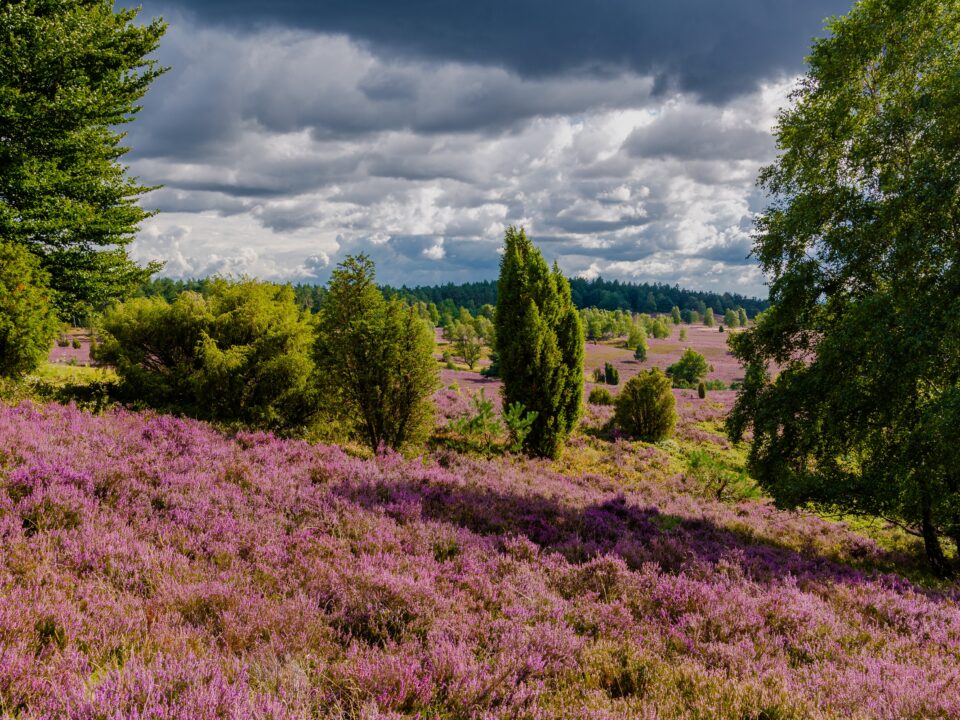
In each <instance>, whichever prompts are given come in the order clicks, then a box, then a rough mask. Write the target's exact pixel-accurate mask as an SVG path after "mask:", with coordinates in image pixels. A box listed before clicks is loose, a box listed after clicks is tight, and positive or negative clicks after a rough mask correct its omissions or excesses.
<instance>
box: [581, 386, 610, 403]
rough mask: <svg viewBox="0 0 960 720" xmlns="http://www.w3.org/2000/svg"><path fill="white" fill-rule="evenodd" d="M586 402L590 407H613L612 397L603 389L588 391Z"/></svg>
mask: <svg viewBox="0 0 960 720" xmlns="http://www.w3.org/2000/svg"><path fill="white" fill-rule="evenodd" d="M587 401H588V402H589V403H590V404H591V405H613V395H612V394H611V393H610V391H609V390H607V389H606V388H605V387H595V388H593V390H591V391H590V396H589V397H588V398H587Z"/></svg>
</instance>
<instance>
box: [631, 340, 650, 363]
mask: <svg viewBox="0 0 960 720" xmlns="http://www.w3.org/2000/svg"><path fill="white" fill-rule="evenodd" d="M633 359H634V360H639V361H640V362H643V361H644V360H646V359H647V341H646V340H644V341H643V342H642V343H640V344H639V345H637V349H636V350H634V351H633Z"/></svg>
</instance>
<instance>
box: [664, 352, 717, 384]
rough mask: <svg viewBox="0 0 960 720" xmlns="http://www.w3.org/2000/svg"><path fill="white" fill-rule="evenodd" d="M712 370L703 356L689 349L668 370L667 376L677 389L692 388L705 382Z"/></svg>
mask: <svg viewBox="0 0 960 720" xmlns="http://www.w3.org/2000/svg"><path fill="white" fill-rule="evenodd" d="M711 369H712V368H711V367H710V365H709V364H707V359H706V358H705V357H704V356H703V355H701V354H700V353H698V352H697V351H696V350H694V349H693V348H687V349H686V350H684V351H683V355H681V356H680V359H679V360H677V361H676V362H675V363H673V365H671V366H670V367H668V368H667V375H669V376H670V377H671V378H672V379H673V382H674V384H675V385H677V387H691V386H695V385H696V384H697V383H698V382H700V381H701V380H703V378H704V377H706V375H707V373H708V372H710V370H711Z"/></svg>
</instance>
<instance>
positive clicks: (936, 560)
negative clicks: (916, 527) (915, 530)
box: [921, 498, 953, 578]
mask: <svg viewBox="0 0 960 720" xmlns="http://www.w3.org/2000/svg"><path fill="white" fill-rule="evenodd" d="M924 500H925V502H924V503H923V511H922V518H921V531H922V532H923V547H924V549H925V550H926V551H927V560H928V561H929V562H930V566H931V567H932V568H933V571H934V572H935V573H936V574H937V575H938V576H939V577H942V578H948V577H952V575H953V570H952V568H951V567H950V564H949V563H948V562H947V558H946V556H945V555H944V554H943V548H942V547H940V539H939V538H938V537H937V529H936V528H935V527H934V525H933V519H932V518H931V513H930V504H929V502H926V498H924Z"/></svg>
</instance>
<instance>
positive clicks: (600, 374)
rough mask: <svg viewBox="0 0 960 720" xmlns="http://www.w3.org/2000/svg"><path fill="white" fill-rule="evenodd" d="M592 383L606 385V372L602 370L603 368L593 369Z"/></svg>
mask: <svg viewBox="0 0 960 720" xmlns="http://www.w3.org/2000/svg"><path fill="white" fill-rule="evenodd" d="M593 381H594V382H595V383H606V382H607V374H606V372H604V369H603V368H600V367H598V368H594V369H593Z"/></svg>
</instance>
